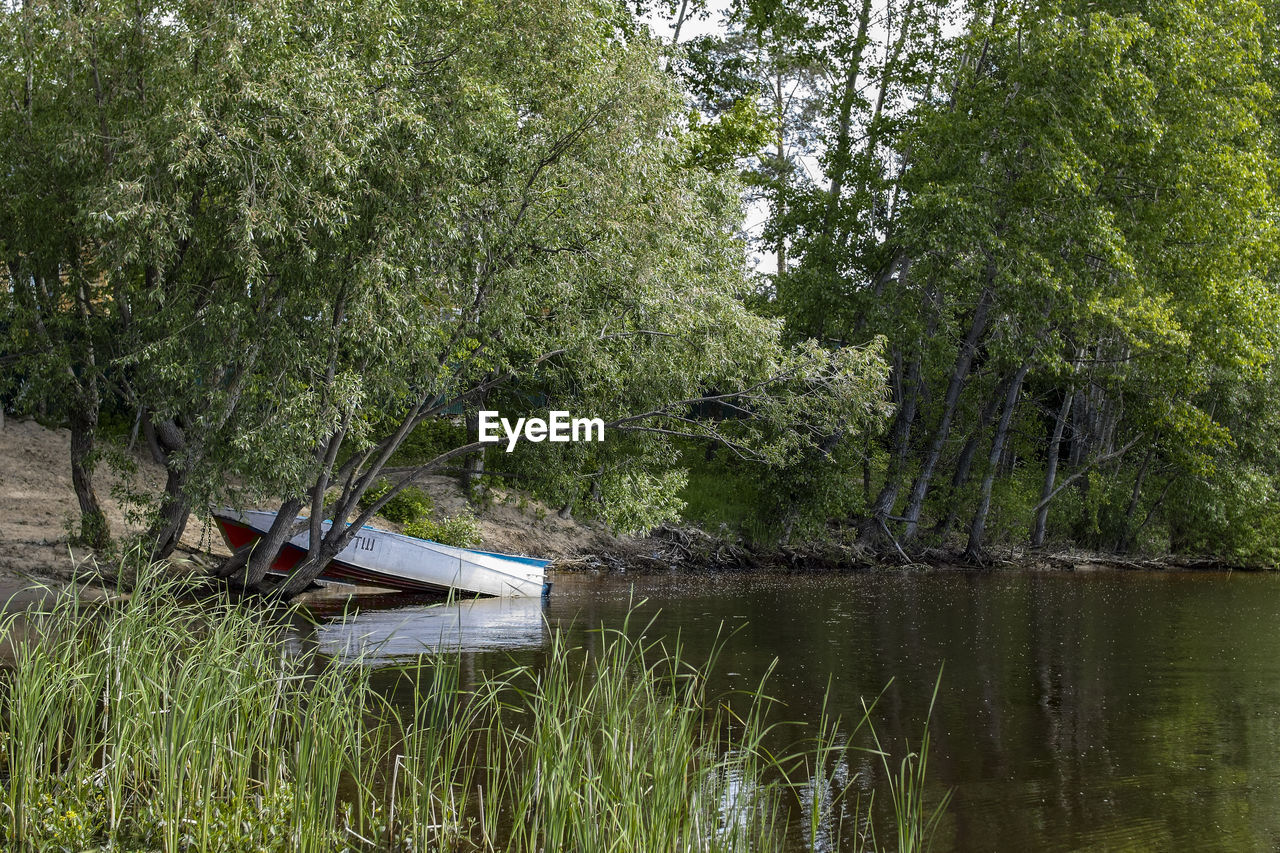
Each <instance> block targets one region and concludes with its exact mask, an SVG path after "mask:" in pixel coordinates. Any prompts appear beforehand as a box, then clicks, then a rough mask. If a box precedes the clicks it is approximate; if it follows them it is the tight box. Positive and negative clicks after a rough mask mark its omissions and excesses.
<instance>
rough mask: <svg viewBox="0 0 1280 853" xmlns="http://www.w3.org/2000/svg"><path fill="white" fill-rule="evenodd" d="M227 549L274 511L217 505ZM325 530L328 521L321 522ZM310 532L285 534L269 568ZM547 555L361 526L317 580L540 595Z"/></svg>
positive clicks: (292, 553)
mask: <svg viewBox="0 0 1280 853" xmlns="http://www.w3.org/2000/svg"><path fill="white" fill-rule="evenodd" d="M213 517H214V520H215V521H216V522H217V523H218V528H219V529H220V530H221V531H222V537H223V538H224V539H225V540H226V541H227V545H228V547H230V548H231V550H233V551H234V550H237V549H238V548H241V547H243V546H244V545H248V544H249V543H250V542H253V541H254V540H255V539H258V538H260V537H261V536H262V535H263V534H264V533H266V532H267V531H268V530H270V529H271V525H272V524H274V523H275V520H276V513H274V512H264V511H262V510H248V511H245V512H240V511H237V510H232V509H222V510H219V511H217V512H215V513H214V514H213ZM322 526H323V528H324V529H325V530H326V531H328V529H329V528H330V527H331V526H332V522H331V521H327V520H326V521H324V522H322ZM308 542H310V533H309V532H308V531H305V530H304V531H303V532H302V533H299V534H298V535H297V536H294V537H293V538H292V539H290V540H289V541H288V542H287V543H286V544H285V546H284V547H283V548H281V549H280V553H279V554H277V555H276V558H275V561H274V562H273V563H272V565H271V571H273V572H276V573H278V574H288V573H289V572H290V571H292V570H293V568H294V566H296V565H297V564H298V561H299V560H301V559H302V557H303V556H305V555H306V553H307V544H308ZM549 563H550V560H540V559H538V558H536V557H521V556H517V555H513V554H495V553H492V552H490V551H473V550H471V549H469V548H455V547H453V546H451V545H441V544H440V543H439V542H431V541H429V540H427V539H415V538H414V537H412V536H405V535H403V534H401V533H392V532H391V531H390V530H381V529H379V528H377V527H362V528H361V529H360V532H359V533H357V534H356V535H355V536H354V537H352V539H351V542H350V544H348V545H347V547H346V548H344V549H343V550H342V552H341V553H339V554H338V556H337V557H335V558H334V560H333V561H332V562H331V563H330V564H329V565H328V566H326V567H325V569H324V572H323V573H322V574H321V575H320V578H321V579H323V580H335V581H342V582H344V583H356V584H365V585H368V586H378V587H385V588H387V589H397V590H406V591H413V592H448V591H449V590H454V591H456V592H457V593H462V594H467V595H492V596H498V597H503V598H518V597H523V596H542V595H546V594H548V593H549V592H550V590H551V585H550V584H549V583H547V565H548V564H549Z"/></svg>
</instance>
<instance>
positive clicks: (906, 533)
mask: <svg viewBox="0 0 1280 853" xmlns="http://www.w3.org/2000/svg"><path fill="white" fill-rule="evenodd" d="M994 278H995V270H994V269H992V268H989V269H988V271H987V281H988V285H987V286H986V287H984V288H983V290H982V295H981V296H979V297H978V305H977V308H975V309H974V312H973V322H972V323H970V325H969V332H968V333H967V334H966V335H965V337H964V341H963V342H962V343H961V344H960V352H959V353H957V354H956V363H955V367H953V368H952V370H951V379H950V380H949V381H948V382H947V393H946V396H945V397H944V398H943V403H942V418H941V420H939V422H938V427H937V429H936V430H934V433H933V440H932V441H931V442H930V444H929V450H928V453H927V454H926V455H925V458H924V464H923V465H922V466H921V468H920V473H919V474H918V475H917V476H916V479H915V482H914V483H912V485H911V497H910V498H909V499H908V500H907V509H906V512H905V513H904V516H905V518H906V524H905V526H904V527H903V530H902V538H903V540H904V541H909V540H911V539H912V538H914V537H915V534H916V530H917V529H918V527H919V525H920V512H921V510H922V509H923V507H924V499H925V496H926V495H927V494H928V493H929V482H930V481H931V480H932V479H933V472H934V471H935V470H936V469H937V467H938V460H939V459H941V458H942V450H943V448H944V447H945V446H946V443H947V437H948V436H949V435H950V434H951V421H952V419H953V418H954V417H955V413H956V407H957V406H958V405H959V404H960V392H961V391H963V390H964V385H965V381H966V380H967V379H968V377H969V368H970V367H971V366H972V365H973V357H974V355H976V354H977V351H978V341H979V340H981V339H982V334H983V332H985V331H986V328H987V320H988V319H989V317H990V314H991V302H992V299H993V297H994V294H993V292H992V289H991V286H990V282H992V281H993V280H994ZM997 461H999V460H998V459H997Z"/></svg>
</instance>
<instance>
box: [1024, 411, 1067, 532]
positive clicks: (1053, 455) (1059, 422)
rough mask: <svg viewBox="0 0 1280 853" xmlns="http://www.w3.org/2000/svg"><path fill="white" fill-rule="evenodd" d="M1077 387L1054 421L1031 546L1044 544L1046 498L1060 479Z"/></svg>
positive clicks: (1047, 514) (1047, 513)
mask: <svg viewBox="0 0 1280 853" xmlns="http://www.w3.org/2000/svg"><path fill="white" fill-rule="evenodd" d="M1075 396H1076V392H1075V388H1069V389H1067V393H1066V394H1065V395H1064V396H1063V398H1062V405H1061V406H1059V407H1058V417H1057V419H1056V420H1055V421H1054V422H1053V435H1051V436H1050V438H1049V447H1048V448H1047V449H1046V451H1045V464H1044V486H1043V487H1042V488H1041V489H1040V500H1041V501H1042V505H1041V507H1040V509H1038V510H1036V520H1035V522H1034V524H1033V526H1032V528H1031V547H1032V548H1041V547H1043V546H1044V536H1045V528H1046V527H1047V525H1048V523H1049V503H1048V501H1047V500H1046V499H1047V498H1048V497H1049V495H1051V494H1053V486H1054V482H1055V481H1056V480H1057V479H1058V455H1059V453H1060V452H1061V448H1062V433H1063V432H1064V431H1065V430H1066V426H1067V415H1069V414H1070V413H1071V402H1072V400H1074V399H1075Z"/></svg>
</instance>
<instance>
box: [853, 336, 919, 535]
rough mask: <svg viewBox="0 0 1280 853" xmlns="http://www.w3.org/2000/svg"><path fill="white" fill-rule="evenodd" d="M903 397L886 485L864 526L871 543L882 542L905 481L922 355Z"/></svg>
mask: <svg viewBox="0 0 1280 853" xmlns="http://www.w3.org/2000/svg"><path fill="white" fill-rule="evenodd" d="M901 393H902V399H901V401H900V403H899V405H898V414H897V416H896V417H894V419H893V427H892V428H891V429H890V431H889V435H890V437H891V440H890V452H889V468H888V470H887V471H885V476H884V485H882V486H881V487H880V492H879V494H877V495H876V499H875V501H874V502H873V503H872V504H871V507H870V509H869V510H868V512H867V519H866V521H865V522H864V523H863V527H862V536H861V538H862V540H863V541H864V542H867V543H873V542H878V541H880V539H881V536H882V535H883V529H884V526H885V522H886V520H887V519H888V518H889V516H890V514H892V512H893V505H894V503H896V502H897V500H898V489H899V488H900V487H901V483H902V469H903V466H904V465H905V464H906V461H907V451H908V450H909V449H910V447H911V425H912V423H913V422H914V421H915V419H916V407H917V404H918V403H919V400H920V393H921V388H920V357H919V356H917V357H916V358H915V359H914V360H913V361H912V362H911V365H910V367H908V368H907V375H906V376H904V377H903V382H902V392H901Z"/></svg>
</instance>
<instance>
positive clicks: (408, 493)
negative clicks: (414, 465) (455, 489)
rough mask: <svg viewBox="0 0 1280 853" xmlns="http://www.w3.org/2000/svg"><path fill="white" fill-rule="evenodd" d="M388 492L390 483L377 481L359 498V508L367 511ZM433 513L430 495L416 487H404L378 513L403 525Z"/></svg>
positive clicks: (433, 506) (433, 503)
mask: <svg viewBox="0 0 1280 853" xmlns="http://www.w3.org/2000/svg"><path fill="white" fill-rule="evenodd" d="M389 491H391V481H390V480H379V481H378V482H377V484H375V485H374V486H372V487H370V488H369V489H368V490H367V491H366V492H365V493H364V495H363V496H362V497H361V498H360V507H361V508H362V509H367V508H368V507H370V506H372V505H373V504H374V502H376V501H378V500H380V499H381V498H382V496H383V495H385V494H386V493H387V492H389ZM434 511H435V501H433V500H432V499H431V495H429V494H427V493H426V492H424V491H423V490H422V489H420V488H418V487H417V486H406V487H405V488H403V489H401V490H400V491H399V492H396V494H395V496H394V497H392V498H391V500H389V501H387V502H386V503H385V504H383V506H382V509H381V510H380V511H379V512H380V514H381V515H382V517H383V518H385V519H387V521H394V522H395V523H397V524H404V523H407V522H410V521H418V520H420V519H424V518H426V517H428V516H430V515H431V513H432V512H434Z"/></svg>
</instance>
